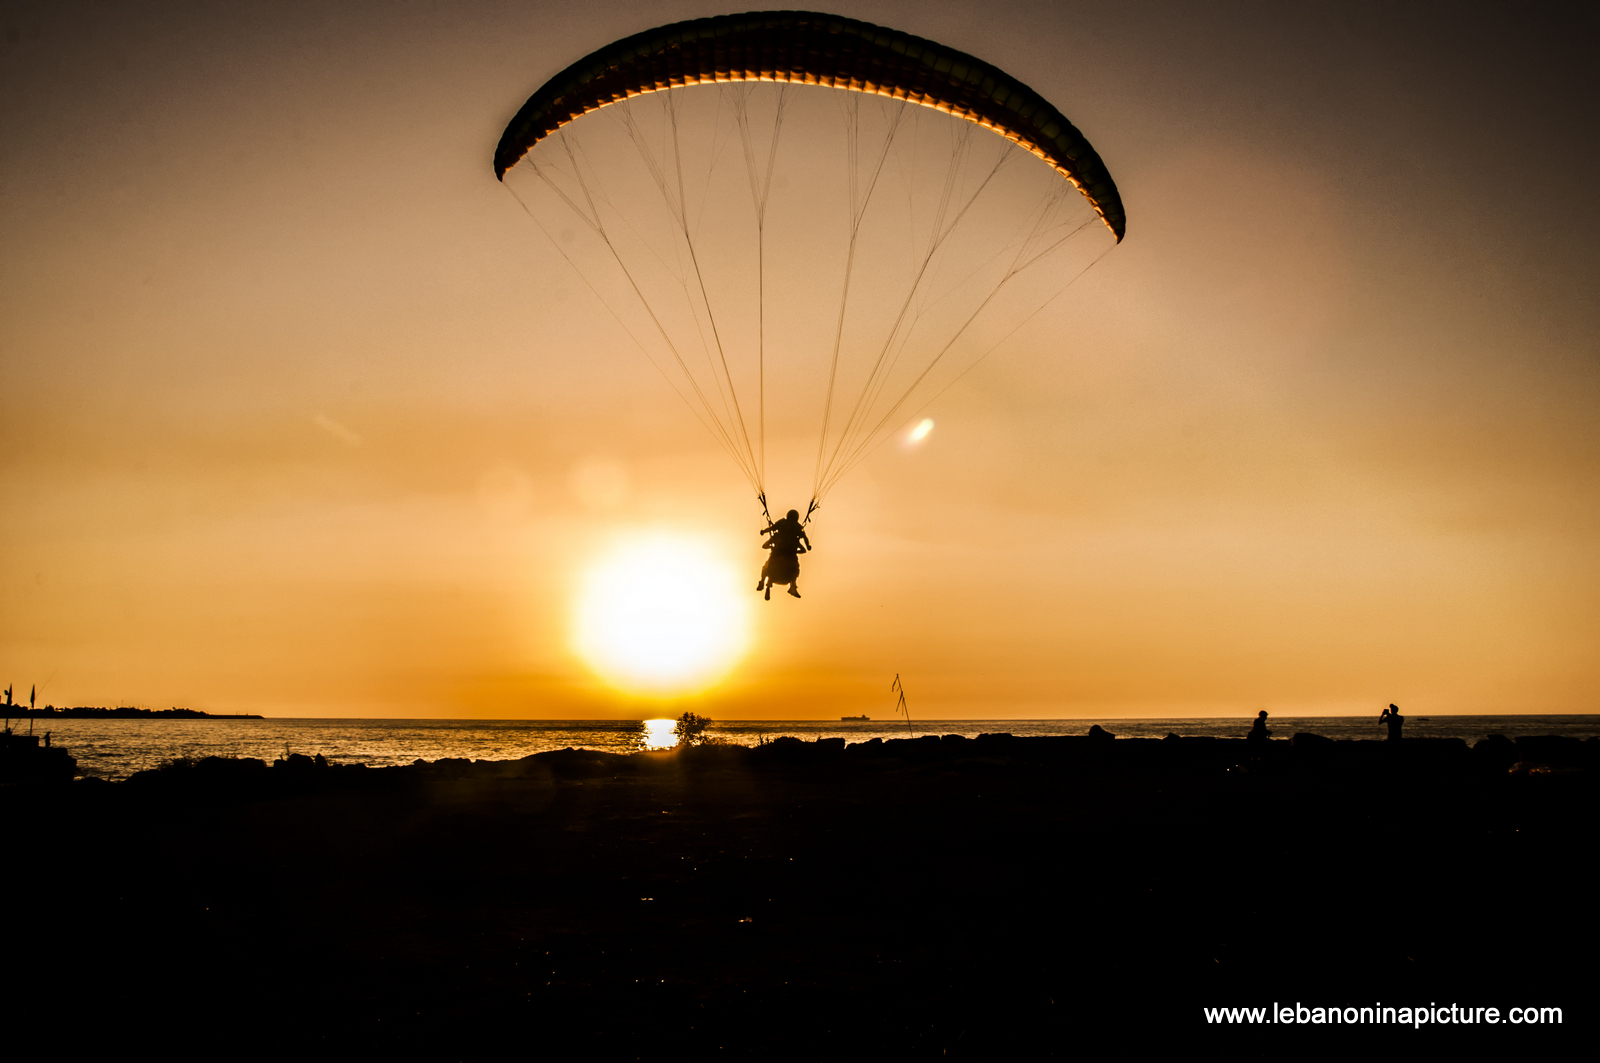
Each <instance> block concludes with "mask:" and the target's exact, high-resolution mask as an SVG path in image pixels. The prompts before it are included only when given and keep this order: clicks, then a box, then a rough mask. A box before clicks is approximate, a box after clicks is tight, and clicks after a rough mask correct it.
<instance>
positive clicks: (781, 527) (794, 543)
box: [756, 509, 811, 602]
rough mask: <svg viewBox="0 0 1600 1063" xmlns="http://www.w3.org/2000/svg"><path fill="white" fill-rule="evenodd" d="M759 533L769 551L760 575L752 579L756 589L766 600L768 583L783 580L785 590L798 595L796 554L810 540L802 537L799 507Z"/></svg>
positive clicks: (769, 595) (806, 546) (797, 554)
mask: <svg viewBox="0 0 1600 1063" xmlns="http://www.w3.org/2000/svg"><path fill="white" fill-rule="evenodd" d="M761 534H762V535H766V536H768V539H767V541H766V542H764V543H762V544H761V548H762V549H763V550H767V551H769V554H768V556H767V563H766V564H765V565H762V566H761V578H760V579H758V580H756V590H758V591H765V592H766V598H767V601H769V602H770V601H771V600H772V585H773V584H774V583H778V584H783V583H787V584H788V585H789V593H790V594H792V595H794V596H795V597H796V598H798V597H800V555H801V554H803V553H805V552H806V551H808V550H810V549H811V540H810V539H807V538H806V529H805V527H804V526H803V525H802V524H801V523H800V512H799V510H794V509H791V510H790V511H789V512H788V513H786V514H784V515H783V516H782V517H779V518H778V519H777V520H775V521H773V522H772V523H771V524H769V525H767V526H766V527H765V528H762V529H761Z"/></svg>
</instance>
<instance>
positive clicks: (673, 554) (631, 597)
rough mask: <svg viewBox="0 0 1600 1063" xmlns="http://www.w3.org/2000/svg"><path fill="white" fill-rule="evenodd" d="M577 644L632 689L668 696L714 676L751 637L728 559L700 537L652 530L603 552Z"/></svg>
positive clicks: (583, 596)
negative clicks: (648, 533) (646, 534)
mask: <svg viewBox="0 0 1600 1063" xmlns="http://www.w3.org/2000/svg"><path fill="white" fill-rule="evenodd" d="M576 642H577V649H578V652H579V654H580V655H581V656H582V657H583V659H584V661H586V662H587V663H588V665H589V667H591V668H593V669H594V670H595V672H596V673H598V674H599V675H600V676H601V678H603V679H605V680H606V682H608V683H610V684H611V685H613V686H615V687H617V688H619V689H621V690H624V691H627V692H628V693H631V694H642V695H654V696H670V695H674V694H684V693H690V692H693V691H695V690H700V689H703V688H704V687H706V686H708V685H710V684H711V683H713V682H715V681H716V680H717V679H718V678H720V677H721V676H722V675H723V674H724V673H725V672H727V670H728V669H729V668H731V667H732V666H733V664H734V663H735V662H736V661H737V660H738V659H739V657H740V656H741V655H742V654H743V653H744V650H745V647H746V645H747V644H748V642H749V618H748V606H747V604H746V603H745V598H744V596H743V595H741V594H740V593H739V590H738V579H737V577H736V575H735V574H734V571H733V569H732V567H731V566H730V565H728V564H727V562H725V561H724V560H722V559H721V558H720V557H718V556H717V555H716V553H715V552H714V551H713V550H712V549H711V548H710V547H709V546H707V545H706V544H705V543H704V542H702V541H699V540H696V539H692V538H688V537H683V536H671V535H652V536H649V537H640V538H634V539H630V540H628V541H625V542H623V543H622V544H620V545H619V546H617V547H616V548H614V549H613V550H612V551H611V552H610V553H608V554H606V555H604V556H602V557H601V558H600V559H599V561H598V562H597V563H596V564H595V566H594V568H592V569H591V570H590V572H589V574H588V576H587V577H586V579H585V580H584V582H583V586H582V589H581V591H580V595H579V599H578V609H577V639H576Z"/></svg>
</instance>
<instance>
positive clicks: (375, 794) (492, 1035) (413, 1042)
mask: <svg viewBox="0 0 1600 1063" xmlns="http://www.w3.org/2000/svg"><path fill="white" fill-rule="evenodd" d="M1597 752H1600V742H1596V741H1594V740H1587V741H1578V740H1572V739H1560V738H1556V739H1541V738H1521V739H1518V740H1516V741H1510V740H1495V739H1487V740H1485V741H1482V742H1479V743H1477V744H1476V745H1474V746H1473V747H1471V748H1469V747H1467V745H1466V744H1465V743H1464V742H1460V741H1454V740H1439V741H1427V740H1407V741H1404V742H1401V743H1385V742H1362V741H1351V742H1330V741H1328V740H1326V739H1318V738H1317V737H1315V736H1310V735H1296V736H1295V737H1294V738H1293V739H1289V740H1274V741H1269V742H1262V743H1251V742H1247V741H1245V740H1242V739H1240V740H1230V739H1204V738H1177V737H1173V738H1169V739H1166V740H1154V739H1152V740H1136V739H1112V738H1111V737H1110V736H1105V735H1101V736H1095V737H1088V736H1078V737H1066V738H1060V737H1049V738H1018V737H1012V736H1007V735H985V736H982V737H979V738H977V739H965V738H959V737H932V736H929V737H924V738H919V739H905V740H900V739H896V740H890V741H874V742H865V743H856V744H853V745H846V744H845V743H844V742H843V740H840V739H833V740H824V741H819V742H801V741H799V740H795V739H780V740H777V741H774V742H771V743H768V744H765V745H761V746H756V747H740V746H724V745H706V746H702V747H699V748H694V749H686V750H682V751H678V752H673V753H641V754H634V755H631V756H622V755H616V754H606V753H599V752H594V751H587V750H575V749H567V750H559V751H554V752H548V753H541V754H537V755H535V756H531V757H527V758H524V759H522V760H517V761H477V762H470V761H465V760H441V761H435V762H431V763H426V762H420V763H417V764H414V765H411V766H408V767H396V768H367V767H362V766H358V765H337V764H329V763H327V762H325V761H324V762H322V763H318V761H317V760H316V759H315V758H307V757H301V756H291V757H288V758H286V759H284V760H281V761H279V762H277V763H276V764H273V765H268V764H266V763H265V762H262V761H244V760H225V759H220V758H208V759H204V760H199V761H178V762H174V763H172V764H169V765H168V766H167V767H165V768H164V769H163V770H160V771H152V772H141V773H139V774H137V775H135V776H133V777H132V778H130V779H129V780H128V781H126V782H124V783H119V784H111V783H105V782H101V781H88V780H82V781H78V782H75V783H72V784H70V785H59V786H29V787H9V788H6V789H5V790H3V791H0V799H3V800H4V802H5V811H6V813H7V815H8V817H9V818H10V821H11V822H17V823H26V824H28V830H27V832H26V834H25V836H22V837H20V838H19V839H18V843H17V845H16V846H14V849H16V850H17V851H18V852H19V853H20V854H21V855H22V856H23V860H22V861H21V862H20V863H19V865H18V866H21V867H24V868H26V873H25V875H24V878H25V880H26V881H27V882H28V883H29V890H30V891H31V892H32V893H33V894H35V895H37V896H40V897H46V898H49V908H50V911H51V912H52V913H55V917H54V918H52V919H49V920H42V921H40V922H39V923H38V925H37V926H29V927H25V928H23V930H22V933H21V937H20V938H19V939H18V940H19V946H18V947H19V948H21V949H22V950H23V951H22V952H21V953H19V954H23V955H29V956H31V957H33V966H31V967H30V968H29V969H30V970H31V971H34V972H36V973H35V975H34V976H33V977H36V978H38V979H39V980H40V981H41V983H42V984H53V985H66V984H74V979H75V978H78V979H80V980H81V978H82V977H83V975H82V971H83V970H84V969H85V968H84V965H85V964H90V965H91V966H92V967H94V968H96V969H101V968H105V969H110V970H113V971H123V970H134V971H137V972H138V976H137V978H129V977H124V976H122V975H116V976H114V984H115V986H116V991H115V992H114V993H105V994H101V995H99V996H96V997H95V998H94V999H95V1003H94V1006H93V1007H92V1008H91V1009H89V1011H88V1012H87V1013H85V1015H80V1016H79V1020H80V1021H79V1023H78V1029H80V1031H81V1032H82V1036H83V1037H85V1038H87V1039H90V1040H93V1039H94V1038H96V1037H99V1036H101V1035H105V1036H106V1037H109V1038H111V1039H112V1040H113V1041H114V1040H115V1035H116V1031H118V1030H125V1029H127V1028H129V1024H137V1023H140V1022H148V1021H149V1019H148V1017H149V1016H150V1015H153V1014H154V1015H159V1014H165V1013H166V1012H167V1011H169V1010H170V1009H171V1008H172V1007H173V1006H174V1005H173V1001H175V1000H181V1001H182V1012H183V1015H184V1022H185V1023H186V1029H187V1030H189V1031H190V1032H191V1036H194V1037H198V1038H208V1037H214V1038H220V1039H223V1040H222V1041H219V1042H218V1043H233V1042H236V1041H238V1040H239V1039H240V1038H244V1037H247V1036H248V1034H249V1031H259V1030H260V1029H262V1028H263V1026H264V1025H266V1026H270V1028H271V1029H272V1030H273V1040H274V1043H285V1044H290V1043H292V1044H295V1045H299V1046H316V1047H317V1048H318V1049H319V1051H316V1052H312V1054H323V1052H322V1051H321V1050H322V1049H325V1050H326V1054H340V1053H349V1052H361V1053H370V1052H372V1051H374V1050H385V1051H394V1052H398V1053H400V1054H403V1055H406V1056H407V1057H408V1058H438V1059H445V1058H449V1059H481V1058H491V1057H494V1056H497V1055H501V1054H504V1053H505V1052H506V1051H507V1050H508V1049H516V1050H521V1051H523V1052H524V1053H526V1052H530V1051H531V1052H534V1054H549V1055H552V1056H555V1057H562V1056H564V1055H570V1054H571V1053H575V1052H580V1053H584V1054H585V1055H586V1056H593V1057H596V1058H613V1057H615V1058H673V1057H677V1058H681V1057H682V1056H683V1055H684V1054H685V1053H689V1054H692V1055H695V1056H709V1055H729V1056H734V1057H744V1058H764V1059H828V1058H853V1057H855V1056H859V1055H862V1054H864V1053H876V1054H881V1055H887V1056H888V1057H889V1058H922V1057H927V1058H938V1059H948V1058H952V1057H953V1058H972V1059H987V1058H1054V1057H1058V1056H1069V1055H1079V1054H1081V1053H1082V1051H1083V1049H1084V1048H1085V1046H1088V1045H1093V1044H1096V1043H1098V1042H1103V1041H1105V1040H1107V1039H1109V1040H1110V1041H1111V1042H1113V1043H1115V1044H1120V1045H1122V1046H1123V1047H1124V1048H1126V1049H1127V1051H1129V1052H1134V1053H1137V1051H1138V1046H1139V1045H1141V1044H1149V1045H1154V1044H1156V1043H1166V1041H1167V1040H1168V1039H1171V1038H1177V1039H1179V1040H1180V1041H1185V1042H1192V1043H1193V1044H1194V1045H1196V1046H1201V1045H1205V1044H1210V1043H1217V1044H1219V1045H1226V1044H1231V1043H1235V1042H1241V1041H1242V1042H1248V1043H1250V1044H1257V1045H1259V1047H1260V1048H1261V1050H1270V1051H1283V1052H1296V1051H1305V1050H1308V1045H1309V1044H1310V1042H1308V1041H1306V1040H1305V1037H1306V1036H1307V1035H1308V1033H1309V1031H1306V1030H1292V1029H1290V1028H1288V1027H1281V1028H1280V1027H1252V1028H1248V1029H1247V1028H1243V1027H1238V1028H1227V1029H1222V1028H1218V1027H1214V1026H1208V1025H1207V1024H1206V1023H1205V1022H1204V1020H1203V1018H1202V1017H1201V1009H1202V1007H1204V1006H1218V1005H1229V1006H1231V1005H1247V1004H1260V1005H1262V1006H1265V1005H1267V1004H1270V1003H1273V1002H1275V1001H1276V1002H1280V1003H1292V1002H1294V1001H1296V1000H1300V1001H1306V1002H1308V1003H1309V1002H1312V1001H1317V1002H1322V1003H1326V1004H1333V1003H1347V1002H1357V1003H1360V1002H1365V1003H1367V1004H1369V1005H1370V1004H1371V1002H1372V1001H1374V1000H1385V1001H1387V1000H1399V999H1404V1000H1406V1001H1407V1002H1415V999H1422V1000H1424V1001H1428V1000H1434V1001H1451V1000H1455V1001H1459V1002H1460V1003H1462V1004H1469V1003H1471V1004H1492V1005H1497V1006H1500V1007H1502V1008H1504V1007H1508V1006H1510V1005H1511V1004H1514V1003H1515V1004H1529V1003H1533V1004H1541V1005H1544V1004H1552V1005H1558V1006H1565V1007H1566V1009H1567V1012H1566V1014H1567V1015H1568V1023H1569V1026H1568V1027H1567V1028H1566V1029H1565V1030H1564V1031H1561V1032H1562V1033H1571V1032H1573V1031H1574V1029H1575V1027H1573V1026H1572V1025H1570V1024H1572V1023H1582V1022H1587V1021H1588V1020H1587V1018H1586V1017H1585V1016H1586V1015H1587V1013H1588V1009H1589V1008H1590V1005H1589V1003H1588V1000H1587V993H1586V990H1584V989H1583V986H1582V983H1581V980H1577V979H1575V978H1574V976H1573V974H1572V973H1571V972H1572V970H1573V967H1572V963H1573V962H1574V960H1573V958H1574V957H1578V956H1584V955H1589V954H1591V952H1592V949H1593V946H1594V945H1595V943H1596V942H1595V933H1594V931H1593V929H1592V921H1591V920H1589V919H1588V917H1587V914H1586V913H1587V911H1588V908H1589V905H1590V903H1591V900H1592V898H1591V897H1590V890H1589V886H1588V883H1589V881H1590V879H1589V870H1588V864H1589V860H1590V854H1591V853H1592V852H1593V849H1594V843H1595V841H1596V837H1595V834H1596V830H1595V824H1596V822H1597V819H1596V816H1595V812H1596V811H1597V810H1600V802H1597V801H1596V787H1595V784H1594V780H1595V777H1596V773H1595V772H1594V770H1593V768H1594V765H1595V760H1596V754H1597ZM64 999H65V998H64ZM1358 1032H1359V1031H1339V1030H1334V1031H1324V1030H1319V1031H1317V1033H1318V1036H1319V1037H1322V1038H1324V1039H1325V1038H1327V1037H1343V1038H1346V1039H1348V1038H1350V1037H1353V1036H1356V1034H1357V1033H1358ZM1515 1033H1516V1040H1515V1041H1514V1042H1513V1041H1507V1042H1506V1044H1507V1045H1511V1044H1513V1043H1514V1044H1516V1045H1520V1046H1522V1048H1524V1049H1526V1048H1527V1047H1529V1046H1531V1045H1534V1044H1536V1043H1540V1042H1537V1041H1536V1038H1537V1037H1544V1036H1553V1035H1551V1034H1549V1032H1548V1031H1528V1030H1520V1029H1519V1030H1517V1031H1515ZM1457 1034H1462V1035H1465V1034H1470V1035H1471V1037H1472V1038H1474V1039H1475V1041H1474V1042H1473V1043H1479V1042H1482V1041H1483V1039H1484V1038H1485V1037H1499V1036H1502V1035H1505V1036H1509V1034H1506V1032H1505V1030H1504V1029H1479V1030H1476V1031H1466V1030H1464V1029H1463V1030H1459V1031H1450V1030H1443V1029H1440V1030H1434V1031H1431V1032H1430V1033H1429V1034H1428V1038H1427V1040H1428V1044H1429V1045H1430V1046H1432V1045H1436V1044H1437V1045H1444V1044H1447V1043H1450V1038H1451V1037H1453V1036H1456V1035H1457ZM1384 1036H1386V1037H1392V1036H1395V1035H1394V1034H1393V1033H1392V1032H1389V1031H1385V1033H1384ZM1319 1043H1320V1042H1319ZM1274 1045H1276V1046H1277V1048H1276V1049H1273V1046H1274Z"/></svg>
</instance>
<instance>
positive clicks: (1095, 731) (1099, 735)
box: [1089, 724, 1117, 742]
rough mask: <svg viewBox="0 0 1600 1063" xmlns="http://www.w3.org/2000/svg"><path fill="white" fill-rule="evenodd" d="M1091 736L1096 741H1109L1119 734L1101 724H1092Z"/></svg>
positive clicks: (1090, 728)
mask: <svg viewBox="0 0 1600 1063" xmlns="http://www.w3.org/2000/svg"><path fill="white" fill-rule="evenodd" d="M1089 737H1090V738H1092V739H1094V740H1095V741H1096V742H1109V741H1111V740H1112V739H1113V738H1115V737H1117V736H1116V735H1114V734H1112V733H1111V732H1110V731H1108V730H1106V729H1105V728H1104V727H1101V726H1100V725H1099V724H1091V725H1090V727H1089Z"/></svg>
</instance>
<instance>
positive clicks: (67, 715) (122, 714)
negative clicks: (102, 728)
mask: <svg viewBox="0 0 1600 1063" xmlns="http://www.w3.org/2000/svg"><path fill="white" fill-rule="evenodd" d="M4 708H5V711H6V715H7V716H9V717H10V718H11V719H13V720H30V719H33V720H41V719H52V718H53V719H61V720H261V719H265V717H263V716H256V715H252V714H251V713H247V712H237V713H217V712H201V711H200V710H199V709H176V708H174V709H136V708H134V707H132V706H131V705H121V706H118V707H117V708H114V709H113V708H105V707H103V706H102V707H95V706H90V705H79V706H77V707H75V708H70V709H69V708H61V709H58V708H56V707H55V706H54V705H46V706H45V707H44V708H42V709H30V708H28V707H27V706H26V705H7V706H5V707H4Z"/></svg>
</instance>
